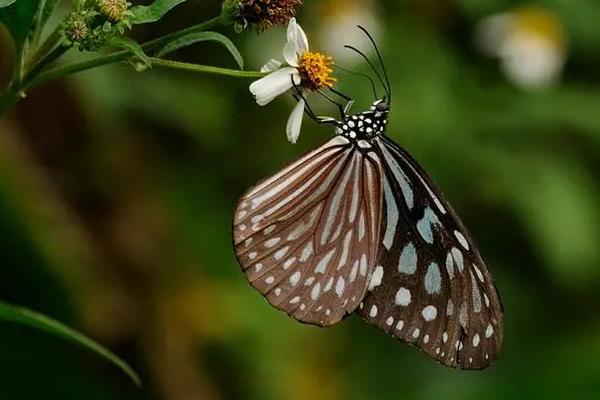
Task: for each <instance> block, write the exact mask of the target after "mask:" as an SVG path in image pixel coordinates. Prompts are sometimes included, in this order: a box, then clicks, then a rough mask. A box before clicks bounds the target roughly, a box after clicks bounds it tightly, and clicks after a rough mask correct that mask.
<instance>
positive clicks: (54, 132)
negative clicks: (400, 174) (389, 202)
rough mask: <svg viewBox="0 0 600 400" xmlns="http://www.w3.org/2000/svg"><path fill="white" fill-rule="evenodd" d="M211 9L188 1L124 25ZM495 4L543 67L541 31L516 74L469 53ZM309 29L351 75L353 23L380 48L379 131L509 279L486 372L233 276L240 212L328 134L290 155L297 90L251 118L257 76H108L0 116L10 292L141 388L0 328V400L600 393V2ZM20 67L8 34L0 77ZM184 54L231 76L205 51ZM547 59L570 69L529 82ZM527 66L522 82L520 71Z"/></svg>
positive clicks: (34, 97)
mask: <svg viewBox="0 0 600 400" xmlns="http://www.w3.org/2000/svg"><path fill="white" fill-rule="evenodd" d="M524 5H535V6H536V7H539V8H537V9H535V12H534V13H533V14H534V15H536V16H537V17H535V18H533V19H532V18H529V17H530V16H531V10H532V9H529V10H528V11H523V9H520V8H519V7H521V6H524ZM219 7H220V5H219V2H218V1H197V0H190V1H188V2H187V3H185V4H184V5H182V6H181V7H179V8H177V9H176V10H175V11H174V12H172V13H171V14H169V15H168V16H167V18H165V19H164V20H163V21H161V22H159V23H157V24H152V25H145V26H144V27H143V28H141V29H138V30H136V31H135V32H134V36H136V37H137V38H139V39H140V40H144V39H149V38H152V37H155V36H157V35H159V34H161V33H165V32H169V31H172V30H175V29H179V28H181V27H184V26H188V25H190V24H192V23H195V22H197V21H200V20H204V19H207V18H208V17H211V16H213V15H215V14H216V13H217V12H218V10H219ZM506 12H508V13H511V14H505V16H506V15H511V16H512V18H513V22H514V21H515V19H514V18H517V20H518V18H520V17H519V15H521V16H523V15H525V16H526V17H527V16H529V17H528V18H529V19H527V18H525V19H526V20H527V21H533V23H530V24H528V23H524V24H521V25H519V24H515V23H513V24H512V25H510V26H512V28H510V27H509V30H510V29H513V30H514V29H516V30H517V31H518V32H517V34H516V36H515V37H516V38H517V39H516V40H517V42H518V41H519V40H521V39H522V38H523V37H525V39H527V32H529V33H531V34H532V35H533V36H532V37H534V38H536V37H537V38H540V37H542V38H543V37H546V39H548V41H547V42H546V44H547V45H548V46H549V47H548V48H549V49H550V50H552V51H551V55H553V57H554V58H553V57H546V58H547V60H546V59H545V58H544V56H543V54H545V53H544V48H543V44H544V42H543V41H542V42H539V41H538V42H536V41H535V40H534V41H531V42H527V40H525V42H518V43H525V48H526V49H527V51H521V52H518V51H517V53H516V54H512V53H511V54H504V53H503V54H502V55H501V56H502V57H501V58H503V60H504V61H506V60H507V58H508V61H506V62H512V65H513V67H515V65H516V67H515V68H516V69H517V72H515V71H512V72H511V71H507V70H506V69H503V68H502V66H501V65H502V62H503V61H502V60H501V59H498V58H497V57H489V55H488V54H486V53H485V52H482V51H481V50H480V47H481V42H482V41H484V42H485V41H486V40H488V39H489V38H488V36H486V35H487V34H486V33H485V30H486V28H485V26H487V25H486V24H485V22H484V23H483V25H482V21H484V19H485V18H487V17H489V16H491V15H494V14H497V13H506ZM540 16H541V17H540ZM538 17H539V18H538ZM299 21H300V22H301V23H302V25H303V27H304V28H305V30H306V32H307V34H308V36H309V41H310V45H311V48H312V49H315V50H319V49H323V48H325V49H327V50H330V49H334V48H335V49H334V50H330V51H331V52H332V53H333V54H334V56H336V60H338V61H339V63H340V64H343V65H344V66H348V67H351V68H357V69H362V70H363V71H366V69H365V68H364V65H362V64H361V63H360V62H359V61H360V60H358V59H357V58H356V57H348V56H349V55H348V54H347V53H343V52H341V51H340V48H341V46H342V45H343V44H345V43H348V42H350V43H353V42H355V41H356V40H358V38H359V36H357V35H356V32H355V30H354V29H349V28H348V27H352V26H353V25H354V24H356V23H363V24H365V25H366V26H367V27H368V28H369V29H370V30H371V31H372V32H373V33H374V34H375V36H376V37H377V38H378V41H379V42H380V43H381V47H382V51H383V53H384V57H385V59H386V63H387V66H388V70H389V73H390V75H391V80H392V82H393V89H394V99H393V100H394V104H393V110H392V114H391V121H390V124H389V132H388V134H389V136H391V137H392V138H394V139H395V140H396V141H398V142H399V143H400V144H401V145H402V146H403V147H405V148H406V149H408V150H409V151H410V152H411V154H413V155H414V156H415V158H416V159H417V160H419V161H420V162H421V164H422V165H423V166H424V167H425V168H426V169H427V170H428V171H429V173H430V174H431V175H432V176H433V177H434V179H435V180H436V181H437V182H438V183H439V185H440V186H441V187H442V188H443V189H444V191H445V193H446V196H447V198H448V199H449V201H451V202H452V204H453V205H454V208H455V209H456V210H457V211H458V212H459V214H460V215H461V216H462V217H463V220H464V222H465V224H466V225H467V226H468V227H469V228H470V230H471V231H472V233H473V234H474V236H475V237H476V238H477V239H478V241H479V244H480V246H481V250H482V253H483V254H484V257H485V258H486V260H487V262H488V265H489V268H490V269H491V271H492V273H493V275H494V277H495V280H496V283H497V285H498V287H499V289H500V292H501V295H502V298H503V301H504V305H505V308H506V315H505V322H506V329H505V343H504V347H503V349H502V352H501V354H500V358H499V360H498V361H497V362H496V364H494V365H493V366H492V367H491V368H489V369H487V370H484V371H477V372H468V371H455V370H450V369H447V368H445V367H442V366H440V365H438V364H436V363H435V362H433V361H432V360H430V359H429V358H427V357H425V356H424V355H422V354H420V353H419V352H418V351H416V350H415V349H411V348H409V347H408V346H406V345H401V344H399V343H398V342H396V341H394V340H393V339H391V338H389V337H387V336H386V335H384V334H383V333H382V332H380V331H378V330H376V329H373V328H371V327H368V326H367V325H366V324H365V323H363V322H362V321H361V320H360V319H359V318H357V317H355V316H352V317H350V318H348V319H346V320H345V321H343V322H342V323H341V324H339V325H338V326H336V327H333V328H329V329H318V328H314V327H310V326H306V325H301V324H298V323H296V322H295V321H294V320H292V319H291V318H289V317H287V316H286V315H284V314H283V313H281V312H278V311H276V310H275V309H273V308H271V307H270V306H269V305H268V304H267V303H266V301H264V300H263V298H262V297H261V296H260V295H259V294H258V293H257V292H256V291H255V290H253V289H252V288H251V287H250V286H249V285H248V284H247V282H246V281H245V278H244V276H243V275H242V273H241V272H240V269H239V267H238V265H237V263H236V260H235V257H234V254H233V251H232V247H231V239H230V223H231V216H232V211H233V207H234V204H235V201H236V199H237V197H238V196H239V195H241V193H243V191H245V189H246V188H248V187H249V186H251V185H253V184H254V183H255V182H257V181H258V180H259V179H261V178H263V177H265V176H266V175H269V174H271V173H273V172H274V171H275V170H277V169H278V168H280V167H281V166H282V165H284V164H285V163H287V162H288V161H290V160H292V159H293V158H295V157H298V156H299V155H300V154H302V153H303V152H304V151H306V150H307V149H309V148H311V147H313V146H315V145H317V144H318V143H320V142H323V141H324V140H325V138H326V137H328V135H331V132H330V130H329V129H328V128H326V127H319V126H316V125H315V124H314V123H312V121H310V120H305V123H304V128H303V132H302V134H301V137H300V141H299V143H298V144H297V145H290V144H289V143H287V141H286V139H285V123H286V119H287V116H288V113H289V111H291V107H292V106H293V102H292V101H291V99H288V100H278V101H276V102H274V103H273V104H272V105H269V106H268V107H265V108H259V107H258V106H257V105H256V104H255V103H254V101H253V99H252V96H251V95H250V94H249V92H248V85H249V84H250V81H249V80H245V79H239V80H235V79H233V78H225V77H223V78H222V77H214V76H206V75H200V74H191V73H173V72H168V71H161V70H158V69H153V70H150V71H147V72H144V73H136V72H135V71H134V70H133V69H132V68H130V67H128V66H127V65H116V66H110V67H105V68H101V69H98V70H95V71H91V72H86V73H82V74H80V75H77V76H74V77H71V78H67V79H64V80H61V81H60V82H56V83H53V84H50V85H47V86H45V87H42V88H39V89H37V90H35V91H33V92H32V93H30V95H29V96H28V98H27V99H25V100H24V101H22V102H21V103H20V104H19V105H18V106H17V107H16V108H15V109H13V111H12V112H11V113H10V114H9V117H8V118H7V119H6V120H3V121H0V299H1V300H3V301H7V302H11V303H15V304H19V305H23V306H27V307H30V308H32V309H35V310H38V311H41V312H44V313H47V314H48V315H51V316H53V317H55V318H57V319H59V320H61V321H63V322H65V323H67V324H69V325H71V326H73V327H76V328H77V329H79V330H81V331H82V332H84V333H85V334H87V335H89V336H91V337H93V338H95V339H96V340H98V341H99V342H100V343H102V344H104V345H106V346H107V347H109V348H111V349H112V350H113V351H115V352H116V353H117V354H119V355H120V356H122V357H123V358H125V359H126V360H127V361H128V362H130V363H131V364H132V366H133V367H134V368H135V369H136V370H137V371H138V372H140V374H141V375H142V379H143V382H144V386H143V388H142V389H141V390H139V389H137V388H135V387H134V386H133V385H132V384H131V383H130V381H128V380H127V378H126V377H125V376H123V375H122V374H121V373H120V372H119V371H117V370H116V369H115V368H114V367H112V366H111V365H109V364H107V363H105V362H104V361H103V360H101V359H99V358H98V357H96V356H94V355H92V354H90V353H88V352H86V351H83V350H80V349H78V348H76V347H74V346H72V345H70V344H66V343H64V342H63V341H61V340H58V339H54V338H52V337H48V336H47V335H44V334H41V333H38V332H35V331H32V330H30V329H25V328H20V327H16V326H13V325H9V324H6V323H0V399H2V400H5V399H6V400H12V399H16V400H21V399H61V400H67V399H165V400H188V399H315V400H318V399H332V400H333V399H392V398H393V399H440V398H442V399H482V398H485V399H514V398H529V399H538V398H539V399H549V398H573V397H574V398H581V399H584V398H600V296H599V294H598V293H599V291H600V246H599V240H600V201H599V200H598V199H599V196H600V186H599V184H598V182H599V179H600V74H599V71H600V25H599V24H598V21H600V2H598V1H596V0H578V1H566V0H545V1H537V2H522V1H509V0H489V1H480V0H455V1H452V0H413V1H399V0H388V1H382V0H380V1H376V0H373V1H370V0H322V1H309V0H307V1H305V5H304V7H303V8H302V9H301V12H300V14H299ZM536 21H537V22H536ZM540 21H542V22H540ZM523 26H524V28H523ZM529 28H531V29H529ZM528 29H529V30H528ZM477 32H480V33H477ZM481 32H483V33H481ZM557 32H559V34H557ZM561 32H562V33H561ZM224 33H227V34H228V35H229V36H230V37H232V38H233V40H234V41H235V42H236V43H237V44H238V45H239V47H240V49H241V51H242V53H243V54H244V55H245V56H246V63H247V67H248V69H258V68H259V67H260V65H262V63H263V62H265V61H266V60H267V59H269V58H271V57H276V56H279V53H280V51H281V47H282V45H283V42H284V37H285V35H284V33H285V28H277V29H273V30H270V31H269V32H267V33H264V34H261V35H256V34H254V33H252V32H245V33H243V34H241V35H237V34H235V33H233V32H224ZM488 33H489V32H488ZM496 33H497V32H496ZM496 33H494V32H492V36H493V35H495V34H496ZM513 33H514V32H513ZM504 34H505V35H506V34H507V33H506V32H505V33H504ZM520 35H521V36H520ZM523 35H524V36H523ZM536 35H537V36H536ZM540 35H541V36H540ZM544 35H546V36H544ZM486 38H488V39H486ZM490 40H491V39H490ZM360 43H362V42H359V44H360ZM477 43H480V45H478V44H477ZM536 43H537V44H536ZM540 43H541V44H540ZM488 44H489V43H488ZM529 45H531V46H532V47H527V46H529ZM537 45H539V46H541V50H540V49H539V48H537V47H535V46H537ZM538 50H540V51H539V52H538ZM75 53H76V52H75ZM9 54H10V41H9V37H8V35H7V34H6V32H4V31H3V30H2V31H0V76H1V77H2V78H1V80H2V81H3V82H4V81H5V80H6V79H7V76H8V71H9V66H10V58H9ZM539 54H542V55H539ZM73 56H74V57H79V55H77V54H74V55H73ZM177 57H178V58H179V59H184V60H191V61H195V62H198V63H207V64H214V65H222V66H226V67H231V68H235V64H234V62H233V61H232V60H231V58H230V56H229V55H228V54H227V53H226V51H225V50H223V49H222V48H220V47H218V46H216V45H213V44H199V45H197V46H195V47H194V48H193V49H188V50H186V51H182V52H180V53H179V54H178V55H177ZM511 57H513V58H511ZM528 57H533V58H534V59H533V60H531V59H529V58H528ZM548 60H549V61H548ZM544 62H554V63H555V64H554V66H555V67H556V66H557V65H559V66H560V65H561V63H564V69H563V70H562V71H560V68H559V67H557V68H558V69H557V70H556V68H555V71H554V75H553V77H552V79H548V80H547V81H545V82H542V83H541V84H540V82H537V81H535V79H536V77H538V78H539V76H538V75H539V74H543V73H544V72H543V71H544V66H545V64H544ZM557 63H558V64H557ZM521 67H523V68H526V69H527V68H529V69H527V70H526V71H525V74H526V76H527V77H529V78H531V77H533V81H531V80H530V81H527V79H525V80H523V79H521V80H519V79H518V77H515V76H514V74H515V73H517V74H518V68H521ZM550 67H552V65H550V66H549V67H548V68H550ZM536 68H538V69H540V68H541V69H540V71H542V72H539V73H538V72H536V71H538V70H536ZM511 73H512V74H513V75H511ZM536 73H537V74H538V75H536ZM336 76H337V77H338V78H339V88H340V89H341V90H343V91H344V92H346V93H348V94H351V95H352V96H353V97H355V98H358V99H359V102H358V103H359V104H358V105H357V108H355V110H358V109H360V108H363V107H365V106H366V105H367V104H368V103H370V102H371V101H372V96H371V95H370V93H369V87H368V84H366V83H365V82H364V81H363V80H361V78H360V77H356V76H352V75H347V74H344V73H342V72H338V73H336ZM532 82H533V83H532ZM315 104H316V107H317V108H318V109H319V111H320V112H322V113H329V114H333V113H334V112H335V110H333V109H332V108H330V107H328V106H327V105H326V104H325V103H321V102H319V101H317V102H316V103H315Z"/></svg>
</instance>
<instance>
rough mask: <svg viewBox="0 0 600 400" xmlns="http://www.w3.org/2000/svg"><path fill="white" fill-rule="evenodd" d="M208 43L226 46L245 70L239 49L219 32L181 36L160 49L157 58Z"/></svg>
mask: <svg viewBox="0 0 600 400" xmlns="http://www.w3.org/2000/svg"><path fill="white" fill-rule="evenodd" d="M207 41H210V42H217V43H220V44H222V45H223V46H225V47H226V48H227V50H229V52H230V53H231V55H232V56H233V58H234V59H235V61H236V62H237V63H238V65H239V67H240V69H244V59H243V58H242V55H241V54H240V52H239V50H238V49H237V47H235V44H233V42H232V41H231V40H230V39H229V38H228V37H227V36H224V35H221V34H220V33H217V32H194V33H189V34H187V35H184V36H181V37H179V38H177V39H175V40H173V41H171V42H169V43H167V44H166V45H165V46H164V47H163V48H162V49H160V50H159V51H158V52H157V53H156V57H158V58H160V57H162V56H164V55H165V54H169V53H172V52H174V51H176V50H179V49H181V48H183V47H187V46H191V45H193V44H195V43H199V42H207Z"/></svg>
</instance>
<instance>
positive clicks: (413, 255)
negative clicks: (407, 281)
mask: <svg viewBox="0 0 600 400" xmlns="http://www.w3.org/2000/svg"><path fill="white" fill-rule="evenodd" d="M416 270H417V249H416V248H415V245H414V244H412V242H409V243H408V244H407V245H405V246H404V248H403V249H402V253H400V258H399V259H398V272H400V273H403V274H409V275H412V274H414V273H415V271H416Z"/></svg>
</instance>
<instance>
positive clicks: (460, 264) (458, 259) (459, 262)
mask: <svg viewBox="0 0 600 400" xmlns="http://www.w3.org/2000/svg"><path fill="white" fill-rule="evenodd" d="M450 251H451V253H452V258H454V263H455V264H456V268H458V270H459V271H460V272H463V270H464V268H465V266H464V261H463V255H462V252H461V251H460V250H459V249H457V248H456V247H453V248H452V249H451V250H450Z"/></svg>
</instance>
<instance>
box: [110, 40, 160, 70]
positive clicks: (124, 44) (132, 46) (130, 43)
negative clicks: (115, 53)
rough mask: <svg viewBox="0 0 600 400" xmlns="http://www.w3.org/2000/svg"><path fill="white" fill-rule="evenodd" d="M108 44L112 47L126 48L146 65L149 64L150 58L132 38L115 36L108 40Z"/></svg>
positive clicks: (148, 65)
mask: <svg viewBox="0 0 600 400" xmlns="http://www.w3.org/2000/svg"><path fill="white" fill-rule="evenodd" d="M110 45H111V46H114V47H118V48H121V49H123V50H127V51H129V52H130V53H132V54H134V55H135V56H136V57H137V58H139V59H140V61H142V62H143V63H144V64H146V66H147V67H150V66H151V62H150V59H149V58H148V56H147V55H146V53H144V50H142V48H141V46H140V45H139V44H138V42H136V41H135V40H133V39H130V38H128V37H125V36H117V37H114V38H112V39H111V40H110Z"/></svg>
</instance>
